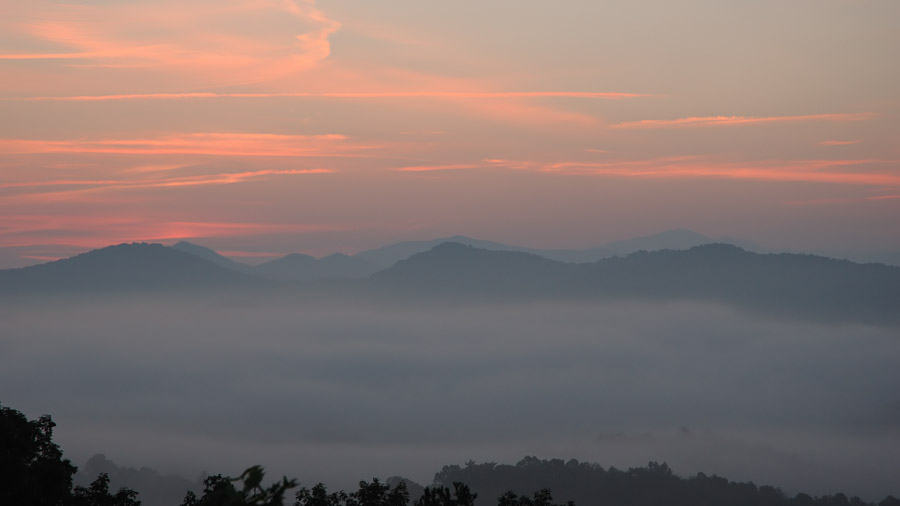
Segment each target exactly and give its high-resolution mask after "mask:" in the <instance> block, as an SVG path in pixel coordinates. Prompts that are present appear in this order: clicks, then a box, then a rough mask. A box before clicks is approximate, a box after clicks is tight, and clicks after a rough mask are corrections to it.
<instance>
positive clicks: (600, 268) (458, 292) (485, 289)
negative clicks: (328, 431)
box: [0, 242, 900, 324]
mask: <svg viewBox="0 0 900 506" xmlns="http://www.w3.org/2000/svg"><path fill="white" fill-rule="evenodd" d="M495 244H496V243H495ZM420 246H421V245H418V244H417V245H415V247H416V248H418V247H420ZM403 247H404V248H411V247H412V246H411V245H409V244H406V245H404V246H403ZM382 258H387V256H384V257H382ZM362 262H367V263H362ZM374 265H375V264H374V263H373V262H370V261H368V260H365V257H363V258H358V256H356V257H349V256H345V255H331V256H329V257H325V258H322V259H315V258H313V257H310V256H306V255H289V256H287V257H284V258H282V259H279V260H275V261H272V262H268V263H266V264H262V265H259V266H256V267H250V266H246V265H243V264H238V263H236V262H232V261H231V260H229V259H227V258H225V257H222V256H221V255H218V254H217V253H215V252H214V251H212V250H208V249H206V248H203V247H199V246H196V245H190V244H188V243H179V244H177V245H175V246H172V247H166V246H162V245H159V244H147V243H133V244H121V245H117V246H109V247H106V248H102V249H99V250H93V251H90V252H87V253H84V254H81V255H77V256H74V257H71V258H68V259H64V260H59V261H55V262H49V263H45V264H40V265H36V266H30V267H24V268H19V269H6V270H0V293H4V294H7V295H11V296H16V295H18V294H28V293H38V294H47V293H50V294H55V293H83V292H101V291H106V292H109V291H130V292H135V291H158V290H181V291H183V290H188V289H190V290H208V289H215V290H218V291H223V290H226V289H227V290H246V289H248V288H251V287H252V288H254V289H255V290H266V289H267V287H270V288H271V287H274V286H278V287H281V288H284V287H288V289H289V290H295V291H297V292H298V293H299V292H302V293H310V292H311V291H316V290H320V291H321V293H326V292H327V293H329V294H331V295H334V294H337V295H359V294H363V295H365V296H372V295H373V294H376V295H377V297H378V298H380V299H390V300H393V299H397V300H407V301H429V300H447V299H455V300H459V301H470V302H471V301H485V300H491V301H514V300H551V301H553V300H556V301H559V300H612V299H616V300H622V299H626V300H633V299H640V300H647V299H650V300H684V299H686V300H700V301H713V302H720V303H725V304H730V305H734V306H738V307H742V308H745V309H749V310H754V311H762V312H766V313H769V314H783V315H785V316H801V317H804V318H811V319H815V320H821V321H852V322H866V323H877V324H882V323H889V324H896V323H900V267H894V266H887V265H883V264H857V263H853V262H850V261H847V260H836V259H830V258H826V257H820V256H814V255H802V254H790V253H780V254H771V253H769V254H761V253H754V252H750V251H746V250H744V249H742V248H740V247H738V246H734V245H730V244H706V245H701V246H694V247H691V248H689V249H681V250H675V249H664V250H657V251H652V252H651V251H645V250H641V251H638V252H635V253H631V254H629V255H626V256H614V257H610V258H605V259H601V260H598V261H595V262H587V263H570V262H561V261H558V260H553V259H549V258H545V257H542V256H538V255H535V254H533V253H529V252H525V251H503V250H494V249H485V248H480V247H475V246H471V245H467V244H462V243H458V242H445V243H440V244H438V245H436V246H434V247H432V248H431V249H428V250H427V251H422V252H419V253H415V254H413V255H411V256H410V257H408V258H406V259H403V260H400V261H398V262H397V263H395V264H394V265H392V266H391V267H388V268H386V269H381V270H379V269H378V268H377V267H376V266H374ZM351 268H355V269H358V270H356V271H352V270H350V269H351ZM328 269H331V270H330V271H329V270H328ZM370 271H371V272H372V274H371V275H369V276H368V277H365V276H366V274H367V273H369V272H370ZM348 272H352V273H353V275H352V276H351V275H349V274H348ZM311 273H312V274H311ZM322 273H330V277H331V278H333V279H335V281H332V282H324V281H321V280H319V281H317V282H316V283H315V284H309V283H302V282H303V281H310V280H316V279H319V278H317V277H316V276H321V275H322ZM324 277H328V276H324ZM351 277H357V278H362V279H355V280H352V279H351V280H344V281H342V282H341V283H339V284H335V283H336V282H337V281H336V280H337V279H339V278H351ZM326 288H327V290H326Z"/></svg>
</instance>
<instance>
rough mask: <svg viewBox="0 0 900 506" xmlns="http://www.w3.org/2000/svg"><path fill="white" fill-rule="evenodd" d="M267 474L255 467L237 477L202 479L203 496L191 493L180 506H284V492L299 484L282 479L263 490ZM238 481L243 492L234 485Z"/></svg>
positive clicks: (260, 468)
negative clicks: (263, 481) (263, 482)
mask: <svg viewBox="0 0 900 506" xmlns="http://www.w3.org/2000/svg"><path fill="white" fill-rule="evenodd" d="M265 474H266V473H265V471H264V470H263V468H262V467H261V466H253V467H250V468H248V469H247V470H245V471H244V472H243V473H241V475H240V476H238V477H237V478H229V477H227V476H222V475H221V474H217V475H214V476H209V477H207V478H206V479H205V480H203V485H204V490H203V495H202V496H201V497H199V498H198V497H197V496H196V494H194V493H193V492H188V493H187V494H186V495H185V497H184V501H182V502H181V506H284V494H285V492H287V491H288V489H291V488H294V487H296V486H297V481H296V480H289V479H287V477H283V478H282V479H281V481H280V482H275V483H273V484H272V485H269V486H268V487H263V485H262V480H263V477H264V476H265ZM236 482H241V484H242V486H241V489H240V490H238V489H237V488H236V487H235V486H234V484H235V483H236Z"/></svg>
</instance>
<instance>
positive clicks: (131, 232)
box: [0, 214, 346, 248]
mask: <svg viewBox="0 0 900 506" xmlns="http://www.w3.org/2000/svg"><path fill="white" fill-rule="evenodd" d="M0 219H3V220H4V223H7V225H8V226H7V227H6V228H5V229H2V230H0V247H26V246H28V247H30V246H38V245H66V246H71V247H79V248H97V247H102V246H107V245H110V244H116V243H121V242H135V241H173V240H179V239H196V238H209V237H246V236H255V235H266V234H288V233H293V234H297V233H312V232H323V231H337V230H346V227H344V226H340V225H331V224H315V223H269V222H238V221H182V220H171V219H166V218H153V217H151V216H146V215H134V216H127V215H125V216H116V217H110V216H106V215H94V214H79V215H77V216H73V215H67V216H61V215H21V214H20V215H14V216H0Z"/></svg>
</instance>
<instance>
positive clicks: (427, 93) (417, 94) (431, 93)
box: [0, 57, 649, 102]
mask: <svg viewBox="0 0 900 506" xmlns="http://www.w3.org/2000/svg"><path fill="white" fill-rule="evenodd" d="M0 59H2V57H0ZM647 96H649V95H643V94H639V93H617V92H599V91H598V92H594V91H477V92H476V91H441V90H418V91H417V90H409V91H345V92H296V93H216V92H191V93H131V94H117V95H77V96H48V97H17V98H16V97H7V98H4V99H3V100H6V101H26V102H51V101H52V102H101V101H116V100H179V99H204V98H206V99H213V98H335V99H340V98H346V99H384V98H439V99H440V98H443V99H467V98H469V99H491V98H493V99H502V98H547V97H567V98H587V99H602V100H622V99H627V98H639V97H647Z"/></svg>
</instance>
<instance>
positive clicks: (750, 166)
mask: <svg viewBox="0 0 900 506" xmlns="http://www.w3.org/2000/svg"><path fill="white" fill-rule="evenodd" d="M893 163H896V162H895V161H892V160H790V161H784V160H767V161H763V162H747V163H741V162H722V163H716V162H712V161H705V160H703V159H701V158H698V157H671V158H656V159H649V160H626V161H609V162H562V163H555V164H550V165H547V166H545V167H544V169H543V170H545V171H548V172H560V173H570V174H594V175H604V176H619V177H634V178H648V179H672V178H724V179H748V180H757V181H779V182H811V183H834V184H852V185H871V186H900V174H897V173H894V172H885V171H873V170H859V168H860V167H865V166H870V165H879V164H893ZM843 167H848V168H852V169H853V170H843V169H842V168H843Z"/></svg>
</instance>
